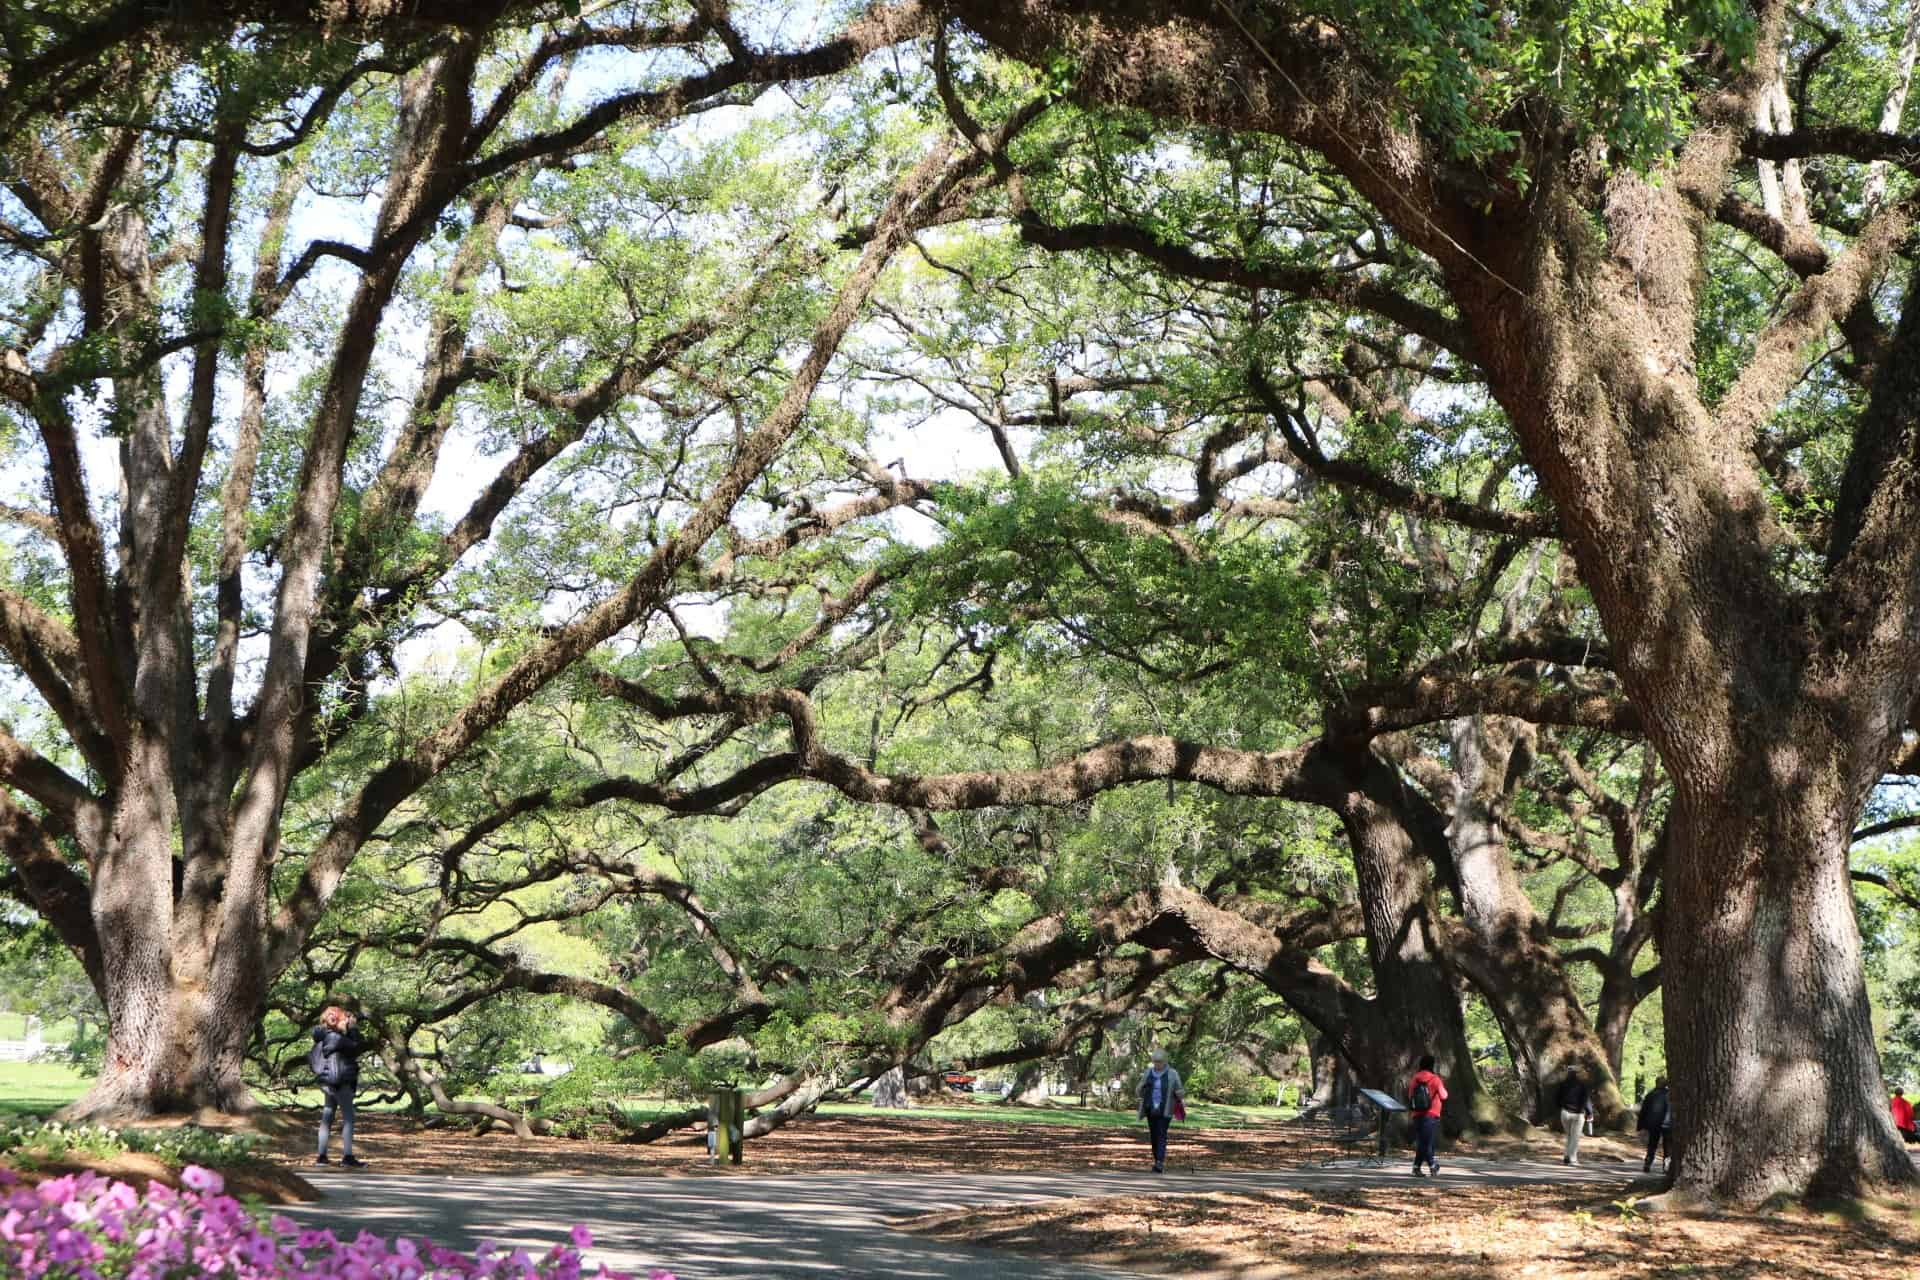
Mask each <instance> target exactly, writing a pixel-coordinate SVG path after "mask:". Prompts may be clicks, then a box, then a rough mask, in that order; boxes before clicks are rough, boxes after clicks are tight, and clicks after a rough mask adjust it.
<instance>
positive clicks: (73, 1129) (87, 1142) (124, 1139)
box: [0, 1120, 260, 1165]
mask: <svg viewBox="0 0 1920 1280" xmlns="http://www.w3.org/2000/svg"><path fill="white" fill-rule="evenodd" d="M259 1141H260V1139H259V1138H258V1137H257V1136H256V1135H254V1134H250V1133H215V1132H213V1131H212V1130H210V1129H201V1128H197V1127H195V1126H193V1125H185V1126H182V1127H180V1128H177V1129H110V1128H108V1127H107V1126H105V1125H97V1124H62V1123H61V1122H60V1121H58V1120H46V1121H38V1120H16V1121H14V1122H12V1123H11V1124H0V1155H10V1156H14V1157H15V1161H16V1163H27V1162H31V1161H32V1160H35V1159H39V1160H44V1161H57V1160H59V1159H60V1158H61V1157H63V1156H66V1155H68V1154H73V1155H82V1156H94V1157H101V1156H113V1155H119V1154H120V1153H121V1152H123V1151H139V1152H144V1153H146V1154H147V1155H152V1156H158V1157H159V1158H160V1159H162V1160H164V1161H166V1162H167V1163H168V1164H171V1165H183V1164H212V1165H230V1164H239V1163H240V1162H241V1161H243V1160H249V1159H252V1158H253V1149H254V1147H255V1146H256V1145H258V1143H259Z"/></svg>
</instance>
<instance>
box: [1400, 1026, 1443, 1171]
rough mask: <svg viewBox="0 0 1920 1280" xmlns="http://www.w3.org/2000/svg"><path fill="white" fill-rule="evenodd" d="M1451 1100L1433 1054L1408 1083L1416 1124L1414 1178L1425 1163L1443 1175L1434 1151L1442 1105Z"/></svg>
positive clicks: (1414, 1125)
mask: <svg viewBox="0 0 1920 1280" xmlns="http://www.w3.org/2000/svg"><path fill="white" fill-rule="evenodd" d="M1446 1100H1447V1084H1446V1081H1444V1080H1442V1079H1441V1078H1440V1077H1439V1076H1437V1075H1435V1074H1434V1071H1433V1055H1432V1054H1430V1053H1429V1054H1427V1055H1426V1056H1425V1057H1423V1058H1421V1059H1420V1069H1419V1070H1418V1071H1416V1072H1414V1073H1413V1078H1412V1079H1411V1080H1409V1081H1407V1110H1408V1112H1409V1113H1410V1115H1409V1119H1411V1120H1412V1121H1413V1176H1414V1177H1416V1178H1417V1177H1419V1176H1420V1166H1421V1165H1422V1164H1425V1165H1426V1166H1427V1172H1428V1174H1429V1175H1437V1174H1438V1173H1439V1172H1440V1162H1439V1161H1438V1160H1436V1159H1434V1155H1433V1149H1434V1146H1435V1144H1437V1143H1438V1142H1439V1140H1440V1104H1441V1103H1443V1102H1445V1101H1446Z"/></svg>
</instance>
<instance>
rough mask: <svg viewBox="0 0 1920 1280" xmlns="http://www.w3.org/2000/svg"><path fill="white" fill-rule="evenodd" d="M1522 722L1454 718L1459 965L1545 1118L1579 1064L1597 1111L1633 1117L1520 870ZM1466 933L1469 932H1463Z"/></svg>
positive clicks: (1535, 1111) (1617, 1118)
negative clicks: (1509, 835) (1511, 842)
mask: <svg viewBox="0 0 1920 1280" xmlns="http://www.w3.org/2000/svg"><path fill="white" fill-rule="evenodd" d="M1515 732H1516V730H1515V726H1514V725H1513V724H1512V723H1510V722H1507V721H1504V720H1501V719H1499V718H1497V717H1481V716H1465V717H1462V718H1461V719H1459V720H1456V721H1454V724H1453V735H1452V744H1453V752H1452V755H1453V778H1454V797H1453V819H1452V822H1451V823H1450V824H1449V826H1448V828H1447V836H1448V840H1449V841H1450V843H1451V848H1452V854H1453V859H1452V860H1453V870H1454V881H1455V886H1456V888H1457V890H1458V896H1459V901H1460V922H1459V928H1458V929H1456V931H1455V940H1454V943H1453V946H1452V951H1453V957H1454V960H1455V963H1457V964H1459V965H1460V966H1461V969H1462V971H1463V972H1464V973H1465V974H1466V975H1467V977H1468V979H1469V980H1470V981H1471V982H1472V983H1473V984H1474V986H1475V987H1477V988H1478V989H1479V990H1480V992H1481V994H1482V995H1484V996H1485V997H1486V999H1487V1002H1488V1004H1489V1005H1491V1006H1492V1008H1493V1011H1494V1016H1495V1017H1497V1018H1499V1020H1500V1024H1501V1028H1502V1030H1503V1031H1504V1032H1505V1033H1506V1037H1507V1042H1508V1043H1509V1044H1510V1045H1511V1046H1513V1049H1514V1057H1515V1065H1516V1066H1518V1067H1519V1069H1520V1072H1521V1076H1522V1079H1523V1081H1524V1084H1525V1087H1526V1090H1527V1094H1528V1102H1529V1113H1530V1116H1529V1118H1531V1119H1532V1120H1533V1121H1535V1122H1536V1123H1538V1122H1542V1121H1546V1120H1550V1119H1551V1118H1552V1114H1553V1113H1554V1112H1555V1111H1556V1110H1557V1107H1556V1104H1555V1102H1554V1089H1555V1088H1556V1086H1557V1085H1558V1084H1559V1082H1560V1081H1561V1080H1562V1079H1564V1078H1565V1076H1566V1074H1567V1073H1568V1072H1569V1071H1578V1072H1579V1073H1581V1074H1582V1075H1583V1076H1585V1077H1586V1079H1587V1081H1588V1082H1589V1083H1590V1084H1591V1085H1592V1086H1593V1103H1594V1112H1595V1115H1596V1118H1597V1119H1598V1120H1599V1122H1600V1123H1602V1124H1606V1125H1615V1126H1617V1125H1620V1124H1622V1123H1623V1122H1624V1120H1625V1118H1626V1115H1627V1108H1626V1104H1625V1102H1624V1101H1623V1100H1622V1098H1621V1097H1620V1090H1619V1088H1618V1086H1617V1084H1616V1082H1615V1078H1614V1072H1613V1068H1612V1066H1611V1065H1610V1063H1609V1061H1608V1056H1607V1052H1606V1047H1605V1046H1604V1045H1603V1044H1602V1043H1601V1041H1600V1039H1599V1037H1598V1036H1597V1035H1596V1034H1595V1033H1594V1028H1593V1024H1592V1023H1591V1022H1590V1021H1589V1020H1588V1018H1587V1011H1586V1009H1585V1007H1583V1006H1582V1005H1581V1003H1580V998H1579V996H1578V995H1577V994H1576V993H1575V991H1574V990H1573V984H1572V983H1571V982H1570V981H1569V980H1568V977H1567V971H1566V965H1565V961H1564V959H1563V957H1562V956H1561V953H1560V950H1559V948H1558V947H1556V946H1554V944H1553V940H1552V938H1551V937H1550V936H1549V934H1548V931H1547V924H1546V921H1544V920H1543V919H1541V918H1540V913H1539V912H1538V911H1536V910H1535V909H1534V906H1533V900H1532V899H1530V898H1529V897H1528V896H1527V891H1526V888H1525V887H1524V886H1523V885H1522V884H1521V883H1520V877H1519V876H1518V875H1517V874H1516V873H1515V872H1514V868H1513V860H1512V857H1511V855H1510V854H1509V852H1508V849H1507V841H1506V837H1505V835H1504V834H1503V833H1502V831H1501V830H1500V825H1499V822H1498V821H1497V819H1496V816H1495V813H1494V810H1495V807H1496V806H1497V805H1499V804H1501V803H1502V802H1503V800H1504V797H1505V793H1506V791H1507V780H1508V776H1509V773H1508V771H1509V765H1510V763H1511V761H1512V758H1513V755H1514V748H1515V741H1516V739H1515ZM1461 935H1464V936H1461Z"/></svg>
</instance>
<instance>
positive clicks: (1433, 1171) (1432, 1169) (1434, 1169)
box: [1427, 1164, 1440, 1178]
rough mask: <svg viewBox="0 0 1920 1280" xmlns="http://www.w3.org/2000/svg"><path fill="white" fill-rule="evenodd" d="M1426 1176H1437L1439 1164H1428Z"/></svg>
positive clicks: (1438, 1174)
mask: <svg viewBox="0 0 1920 1280" xmlns="http://www.w3.org/2000/svg"><path fill="white" fill-rule="evenodd" d="M1427 1176H1428V1177H1430V1178H1437V1177H1439V1176H1440V1166H1439V1165H1437V1164H1436V1165H1430V1166H1428V1168H1427Z"/></svg>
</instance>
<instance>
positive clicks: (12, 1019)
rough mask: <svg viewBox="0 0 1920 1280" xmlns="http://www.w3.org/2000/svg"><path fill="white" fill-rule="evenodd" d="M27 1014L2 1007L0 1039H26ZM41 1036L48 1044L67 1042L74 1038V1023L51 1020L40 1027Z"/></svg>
mask: <svg viewBox="0 0 1920 1280" xmlns="http://www.w3.org/2000/svg"><path fill="white" fill-rule="evenodd" d="M26 1038H27V1015H26V1014H24V1013H14V1012H12V1011H11V1010H7V1009H0V1040H25V1039H26ZM40 1038H41V1039H43V1040H45V1041H46V1042H47V1043H48V1044H65V1043H66V1042H67V1041H68V1040H71V1039H72V1038H73V1023H72V1022H71V1021H67V1022H49V1023H46V1024H44V1025H43V1026H42V1027H41V1028H40Z"/></svg>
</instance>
